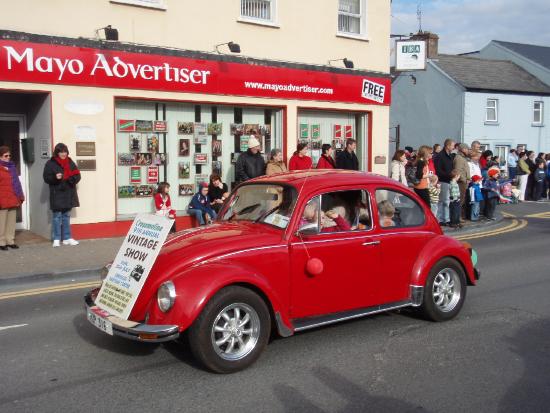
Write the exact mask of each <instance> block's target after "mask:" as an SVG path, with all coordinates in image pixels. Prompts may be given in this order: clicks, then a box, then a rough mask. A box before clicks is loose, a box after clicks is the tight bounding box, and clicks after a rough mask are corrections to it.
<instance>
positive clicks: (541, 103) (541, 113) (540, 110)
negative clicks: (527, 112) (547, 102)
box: [531, 100, 544, 126]
mask: <svg viewBox="0 0 550 413" xmlns="http://www.w3.org/2000/svg"><path fill="white" fill-rule="evenodd" d="M537 104H538V105H539V108H538V109H537V107H536V106H537ZM537 112H538V115H539V120H538V121H537V120H536V119H535V115H536V113H537ZM543 116H544V101H542V100H535V101H534V102H533V119H532V122H531V124H532V125H533V126H541V125H542V124H543V123H544V122H543V120H544V117H543Z"/></svg>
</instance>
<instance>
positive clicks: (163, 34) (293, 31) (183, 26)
mask: <svg viewBox="0 0 550 413" xmlns="http://www.w3.org/2000/svg"><path fill="white" fill-rule="evenodd" d="M365 2H366V4H367V14H366V19H367V39H366V40H357V39H350V38H345V37H339V36H337V35H336V34H337V28H338V13H337V10H338V0H323V1H319V0H300V1H296V0H277V9H278V13H277V23H278V26H277V27H270V26H265V25H258V24H250V23H242V22H239V21H238V20H239V17H240V0H223V1H220V0H200V1H187V0H185V1H184V0H167V2H166V4H167V9H166V10H155V9H149V8H144V7H136V6H130V5H122V4H116V3H112V2H110V1H109V0H93V1H90V0H71V1H69V0H55V1H43V0H21V1H18V2H10V6H9V12H7V13H0V28H2V29H5V30H15V31H24V32H29V33H38V34H46V35H55V36H67V37H74V38H77V37H84V38H94V37H95V30H96V29H98V28H101V27H105V26H107V25H112V27H115V28H117V29H118V31H119V40H120V41H123V42H133V43H140V44H146V45H154V46H165V47H176V48H182V49H189V50H200V51H213V50H214V45H215V44H219V43H224V42H229V41H234V42H236V43H238V44H240V46H241V50H242V55H244V56H252V57H258V58H266V59H280V60H286V61H294V62H303V63H315V64H320V65H326V64H327V62H328V60H329V59H337V58H344V57H347V58H348V59H351V60H352V61H353V62H354V63H355V67H357V68H362V69H368V70H372V71H379V72H385V73H388V72H389V55H390V53H389V41H388V39H389V35H390V2H389V1H387V0H365ZM63 16H72V17H71V18H63ZM223 50H224V51H227V48H225V49H223ZM334 64H335V65H340V66H342V62H335V63H334Z"/></svg>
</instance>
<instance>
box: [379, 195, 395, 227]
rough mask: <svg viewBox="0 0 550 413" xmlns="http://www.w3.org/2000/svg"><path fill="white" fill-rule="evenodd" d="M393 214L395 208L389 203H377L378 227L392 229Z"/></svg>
mask: <svg viewBox="0 0 550 413" xmlns="http://www.w3.org/2000/svg"><path fill="white" fill-rule="evenodd" d="M394 214H395V207H394V206H393V205H392V204H391V202H390V201H387V200H384V201H380V202H379V203H378V216H379V217H380V226H381V227H382V228H386V227H394V226H395V222H393V216H394Z"/></svg>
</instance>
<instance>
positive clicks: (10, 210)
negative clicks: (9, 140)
mask: <svg viewBox="0 0 550 413" xmlns="http://www.w3.org/2000/svg"><path fill="white" fill-rule="evenodd" d="M24 200H25V195H23V188H22V187H21V182H19V176H18V175H17V170H16V168H15V164H14V163H13V162H12V161H11V152H10V148H9V147H7V146H0V250H3V251H6V250H7V249H8V247H9V248H13V249H17V248H19V247H18V246H17V244H15V221H16V215H17V208H18V207H19V206H20V205H21V204H22V203H23V201H24Z"/></svg>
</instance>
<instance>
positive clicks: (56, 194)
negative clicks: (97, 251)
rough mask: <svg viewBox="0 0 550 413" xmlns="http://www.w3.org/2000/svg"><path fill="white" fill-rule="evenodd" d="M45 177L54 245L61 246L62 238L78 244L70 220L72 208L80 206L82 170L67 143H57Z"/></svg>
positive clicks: (45, 168) (47, 164) (64, 242)
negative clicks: (71, 155)
mask: <svg viewBox="0 0 550 413" xmlns="http://www.w3.org/2000/svg"><path fill="white" fill-rule="evenodd" d="M43 177H44V182H46V183H47V184H48V185H49V186H50V209H51V210H52V240H53V247H59V245H60V241H61V239H63V245H78V241H75V240H74V239H73V237H72V236H71V222H70V220H71V209H72V208H75V207H78V206H80V204H79V202H78V194H77V193H76V184H77V183H78V182H79V181H80V171H79V170H78V168H77V167H76V165H75V163H74V162H73V161H72V159H71V158H69V149H68V148H67V145H65V144H63V143H58V144H57V145H55V149H54V151H53V156H52V158H51V159H50V160H49V161H48V162H46V165H45V166H44V173H43ZM62 235H63V236H62Z"/></svg>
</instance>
